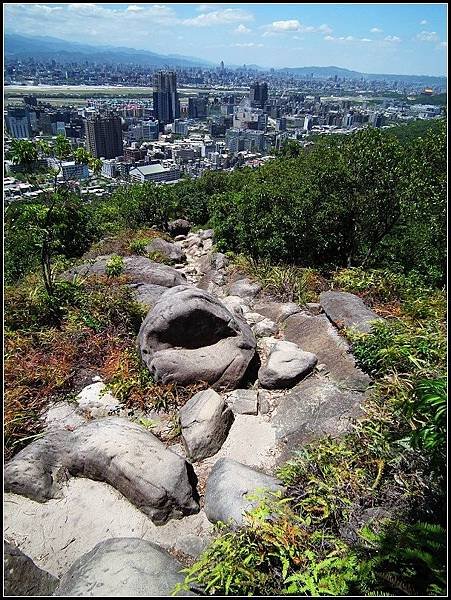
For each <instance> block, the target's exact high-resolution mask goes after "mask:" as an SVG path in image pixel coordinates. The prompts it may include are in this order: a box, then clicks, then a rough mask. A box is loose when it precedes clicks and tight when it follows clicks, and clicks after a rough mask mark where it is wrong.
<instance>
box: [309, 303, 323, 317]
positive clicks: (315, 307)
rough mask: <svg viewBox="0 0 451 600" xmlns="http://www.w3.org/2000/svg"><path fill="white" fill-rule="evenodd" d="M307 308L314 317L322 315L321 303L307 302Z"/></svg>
mask: <svg viewBox="0 0 451 600" xmlns="http://www.w3.org/2000/svg"><path fill="white" fill-rule="evenodd" d="M305 307H306V308H307V309H308V311H309V312H311V313H312V314H313V315H319V314H320V313H321V310H322V309H321V304H320V303H319V302H307V303H306V305H305Z"/></svg>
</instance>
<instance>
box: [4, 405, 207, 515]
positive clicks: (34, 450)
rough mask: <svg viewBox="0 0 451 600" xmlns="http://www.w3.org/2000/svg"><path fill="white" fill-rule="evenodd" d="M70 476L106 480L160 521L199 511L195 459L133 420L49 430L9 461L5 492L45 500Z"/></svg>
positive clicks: (115, 419) (109, 419) (109, 420)
mask: <svg viewBox="0 0 451 600" xmlns="http://www.w3.org/2000/svg"><path fill="white" fill-rule="evenodd" d="M69 476H81V477H88V478H90V479H93V480H95V481H105V482H106V483H108V484H110V485H111V486H113V487H114V488H116V489H117V490H118V491H119V492H121V493H122V494H123V495H124V496H125V497H126V498H128V500H130V502H132V503H133V504H134V505H135V506H136V507H137V508H139V509H140V510H141V511H142V512H143V513H145V514H146V515H147V516H148V517H150V519H151V520H152V521H153V522H154V523H156V524H157V525H161V524H164V523H166V522H167V521H168V520H169V519H171V518H175V519H179V518H181V517H183V516H184V515H189V514H194V513H197V512H199V505H198V503H197V501H196V499H195V496H196V492H195V490H194V489H193V484H192V482H193V479H194V476H193V474H192V467H191V466H190V465H189V463H187V462H186V461H185V460H183V459H182V458H181V457H180V456H178V455H176V454H174V453H173V452H171V451H170V450H168V449H167V448H166V446H165V445H164V444H163V443H162V442H160V440H159V439H158V438H156V437H155V436H154V435H152V434H151V433H149V432H148V431H146V429H145V428H144V427H142V426H141V425H137V424H136V423H131V422H130V421H128V420H127V419H122V418H119V417H106V418H104V419H100V420H98V421H92V422H89V423H87V424H86V425H81V426H80V427H78V428H76V429H75V430H74V431H65V430H55V431H50V432H48V433H47V434H46V435H45V436H44V437H43V438H41V439H38V440H36V441H34V442H32V443H31V444H29V445H28V446H27V447H26V448H24V449H23V450H21V451H20V452H19V453H18V454H16V456H15V457H14V458H13V459H12V460H11V461H9V462H8V463H7V464H6V465H5V473H4V485H5V491H7V492H13V493H15V494H22V495H23V496H27V497H28V498H31V499H32V500H36V501H37V502H45V501H46V500H49V499H50V498H56V497H60V495H61V491H62V487H63V483H64V481H65V480H66V479H67V478H68V477H69Z"/></svg>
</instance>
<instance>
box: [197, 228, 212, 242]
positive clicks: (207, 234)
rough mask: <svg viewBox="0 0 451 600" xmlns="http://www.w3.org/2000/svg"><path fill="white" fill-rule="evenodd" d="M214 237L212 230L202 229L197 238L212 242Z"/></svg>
mask: <svg viewBox="0 0 451 600" xmlns="http://www.w3.org/2000/svg"><path fill="white" fill-rule="evenodd" d="M214 235H215V232H214V230H213V229H203V230H201V231H199V237H200V239H201V240H212V239H213V237H214Z"/></svg>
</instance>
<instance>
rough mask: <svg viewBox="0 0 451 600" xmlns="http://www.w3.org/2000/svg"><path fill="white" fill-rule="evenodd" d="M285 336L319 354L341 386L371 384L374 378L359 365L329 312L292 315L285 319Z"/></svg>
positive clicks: (308, 350)
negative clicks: (358, 366) (332, 321)
mask: <svg viewBox="0 0 451 600" xmlns="http://www.w3.org/2000/svg"><path fill="white" fill-rule="evenodd" d="M284 336H285V339H286V340H287V341H290V342H294V343H295V344H297V345H298V346H299V347H300V348H302V350H305V351H306V352H313V354H316V356H317V357H318V362H319V363H323V364H325V365H326V367H327V369H328V370H329V372H330V377H331V378H332V379H333V380H334V381H335V382H336V383H338V384H339V385H340V386H342V387H347V388H349V389H355V390H360V391H364V390H366V388H367V387H368V385H369V384H370V383H371V379H370V377H368V375H366V374H365V373H363V371H361V370H360V369H359V368H357V366H356V364H355V359H354V357H353V356H352V354H350V348H349V345H348V343H347V342H346V340H345V339H344V338H343V337H342V336H340V335H339V334H338V332H337V330H336V329H335V328H334V326H333V325H332V323H331V322H330V321H329V319H328V318H327V317H326V315H318V316H311V315H307V314H305V313H299V314H296V315H292V316H291V317H288V318H287V319H286V321H285V326H284Z"/></svg>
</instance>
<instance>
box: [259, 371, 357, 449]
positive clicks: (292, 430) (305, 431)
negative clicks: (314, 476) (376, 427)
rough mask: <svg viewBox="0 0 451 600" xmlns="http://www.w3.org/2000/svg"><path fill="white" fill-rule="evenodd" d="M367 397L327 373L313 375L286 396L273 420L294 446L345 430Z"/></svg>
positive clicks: (281, 435) (278, 431)
mask: <svg viewBox="0 0 451 600" xmlns="http://www.w3.org/2000/svg"><path fill="white" fill-rule="evenodd" d="M364 400H365V395H364V394H363V393H361V392H355V391H351V390H347V389H343V388H341V387H338V386H337V385H335V384H334V383H333V382H332V381H330V380H329V379H328V378H327V377H322V376H314V377H309V378H307V379H304V380H303V381H301V382H300V383H299V384H298V385H297V386H296V387H294V388H293V389H292V390H291V391H290V392H289V393H288V394H286V395H285V396H283V398H282V399H281V401H280V403H279V405H278V406H277V408H276V410H275V411H274V413H273V415H272V418H271V424H272V426H273V427H274V429H275V431H276V438H277V439H279V440H284V441H286V442H288V444H289V446H290V447H291V448H292V447H293V446H294V445H298V444H299V445H301V444H304V443H308V442H310V441H311V440H313V439H315V438H317V437H322V436H325V435H331V436H336V435H340V434H342V433H345V432H346V431H347V430H348V429H349V427H350V424H351V422H352V420H353V419H354V418H356V417H358V416H359V415H360V414H361V405H362V404H363V402H364Z"/></svg>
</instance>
